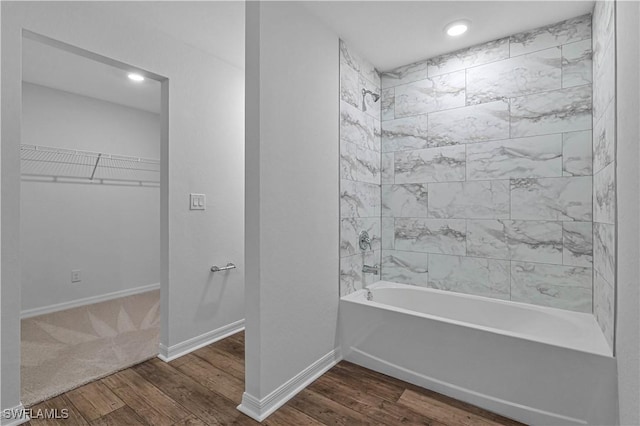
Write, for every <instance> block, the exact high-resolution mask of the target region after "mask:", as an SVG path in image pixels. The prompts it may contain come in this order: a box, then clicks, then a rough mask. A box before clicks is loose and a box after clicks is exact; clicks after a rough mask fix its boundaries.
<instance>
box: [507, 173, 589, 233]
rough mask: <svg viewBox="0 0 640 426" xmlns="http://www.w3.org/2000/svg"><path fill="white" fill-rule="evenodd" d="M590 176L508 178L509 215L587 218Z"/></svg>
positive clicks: (531, 218) (571, 218)
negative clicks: (509, 179) (509, 185)
mask: <svg viewBox="0 0 640 426" xmlns="http://www.w3.org/2000/svg"><path fill="white" fill-rule="evenodd" d="M591 183H592V178H591V176H578V177H561V178H541V179H513V180H511V218H512V219H521V220H577V221H586V222H588V221H591V218H592V211H591V210H592V203H591V201H592V200H591V198H592V197H591V195H590V193H589V192H590V188H591Z"/></svg>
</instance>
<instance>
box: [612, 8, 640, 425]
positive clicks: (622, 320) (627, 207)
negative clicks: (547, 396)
mask: <svg viewBox="0 0 640 426" xmlns="http://www.w3.org/2000/svg"><path fill="white" fill-rule="evenodd" d="M616 7H617V12H616V16H617V82H618V87H617V102H618V104H617V111H618V123H617V136H618V137H617V150H618V152H617V155H616V159H617V164H618V170H617V175H618V182H617V183H618V250H617V252H618V265H617V268H618V279H617V326H616V357H617V360H618V389H619V390H618V393H619V398H620V423H621V424H623V425H638V424H640V313H639V312H640V290H639V286H640V281H639V279H638V277H640V268H639V264H638V259H640V248H639V244H640V226H639V223H638V221H639V219H638V218H639V215H640V193H639V191H638V188H639V187H640V174H639V172H638V164H640V151H639V149H638V144H639V142H640V140H639V139H640V138H639V136H638V135H639V131H640V127H639V125H638V114H640V84H639V81H638V75H640V34H639V33H638V21H639V20H640V6H639V4H638V3H637V2H626V1H619V2H616Z"/></svg>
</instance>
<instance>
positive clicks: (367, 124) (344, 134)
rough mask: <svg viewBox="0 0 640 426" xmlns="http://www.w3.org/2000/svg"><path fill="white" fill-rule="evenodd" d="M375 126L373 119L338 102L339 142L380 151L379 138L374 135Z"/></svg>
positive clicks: (347, 104) (348, 105) (352, 107)
mask: <svg viewBox="0 0 640 426" xmlns="http://www.w3.org/2000/svg"><path fill="white" fill-rule="evenodd" d="M375 126H376V120H375V119H374V118H373V117H371V116H369V115H367V114H365V113H364V112H362V111H361V110H359V109H358V108H356V107H354V106H353V105H351V104H349V103H347V102H344V101H341V102H340V139H341V140H343V141H346V142H351V143H353V144H356V145H358V146H361V147H363V148H368V149H371V150H374V151H380V138H379V137H377V136H376V134H375ZM378 126H379V122H378Z"/></svg>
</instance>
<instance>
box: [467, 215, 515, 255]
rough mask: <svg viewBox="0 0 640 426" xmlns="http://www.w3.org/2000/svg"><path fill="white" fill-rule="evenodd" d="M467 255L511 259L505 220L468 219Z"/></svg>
mask: <svg viewBox="0 0 640 426" xmlns="http://www.w3.org/2000/svg"><path fill="white" fill-rule="evenodd" d="M467 256H474V257H485V258H491V259H509V246H508V245H507V234H506V229H505V224H504V221H502V220H468V221H467Z"/></svg>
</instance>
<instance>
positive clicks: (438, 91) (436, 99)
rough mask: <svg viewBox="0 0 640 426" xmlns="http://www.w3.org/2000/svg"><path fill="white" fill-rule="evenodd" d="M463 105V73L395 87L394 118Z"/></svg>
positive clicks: (459, 72)
mask: <svg viewBox="0 0 640 426" xmlns="http://www.w3.org/2000/svg"><path fill="white" fill-rule="evenodd" d="M464 104H465V73H464V71H458V72H453V73H450V74H443V75H440V76H436V77H431V78H428V79H426V80H419V81H416V82H414V83H409V84H403V85H400V86H396V87H395V116H396V117H406V116H412V115H418V114H426V113H429V112H433V111H440V110H443V109H451V108H456V107H461V106H464Z"/></svg>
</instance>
